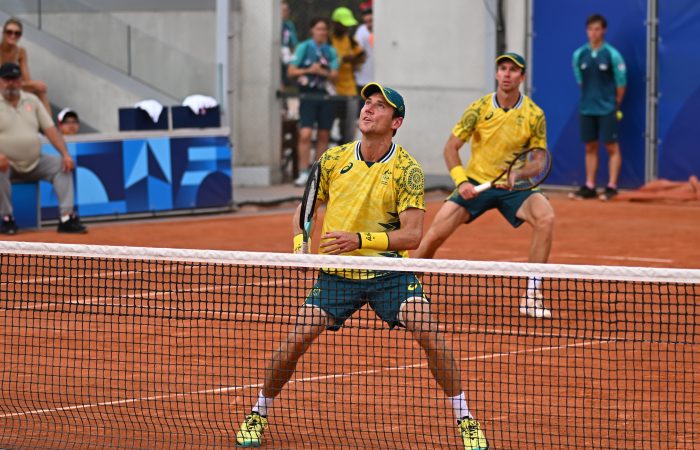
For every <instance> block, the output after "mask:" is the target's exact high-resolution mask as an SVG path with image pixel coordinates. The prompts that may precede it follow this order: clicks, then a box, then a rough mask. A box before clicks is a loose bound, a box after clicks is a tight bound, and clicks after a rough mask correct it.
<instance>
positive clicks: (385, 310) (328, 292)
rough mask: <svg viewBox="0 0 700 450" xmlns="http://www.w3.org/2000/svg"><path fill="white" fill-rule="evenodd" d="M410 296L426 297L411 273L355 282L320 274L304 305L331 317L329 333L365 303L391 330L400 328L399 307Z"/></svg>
mask: <svg viewBox="0 0 700 450" xmlns="http://www.w3.org/2000/svg"><path fill="white" fill-rule="evenodd" d="M411 297H422V298H425V297H424V296H423V285H422V284H421V282H420V281H419V280H418V278H416V276H415V275H414V274H413V273H410V272H386V273H385V274H382V275H379V276H377V277H375V278H369V279H361V280H354V279H351V278H343V277H339V276H337V275H332V274H328V273H326V272H323V271H322V272H321V273H320V274H319V276H318V278H317V279H316V283H315V284H314V287H313V288H312V289H311V292H309V296H308V297H306V301H305V303H304V304H306V305H312V306H317V307H319V308H321V309H322V310H323V311H325V312H326V313H327V314H328V315H330V316H331V317H332V318H333V319H334V320H335V323H334V324H333V325H331V326H330V327H328V329H329V330H332V331H337V330H339V329H340V327H342V326H343V323H344V322H345V321H346V320H347V319H348V318H349V317H350V316H352V315H353V314H354V313H355V312H356V311H357V310H359V309H360V308H362V307H363V306H364V305H365V304H367V303H369V306H370V307H371V308H372V309H373V310H374V312H375V313H376V314H377V315H378V316H379V317H380V318H381V319H382V320H383V321H384V322H386V323H387V324H388V325H389V327H390V328H394V327H395V326H397V325H401V324H400V323H399V321H398V314H399V310H400V309H401V304H402V303H403V302H405V301H406V300H407V299H409V298H411ZM426 301H427V299H426Z"/></svg>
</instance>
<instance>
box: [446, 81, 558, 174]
mask: <svg viewBox="0 0 700 450" xmlns="http://www.w3.org/2000/svg"><path fill="white" fill-rule="evenodd" d="M452 134H453V135H455V136H456V137H457V138H459V139H461V140H462V141H464V142H468V141H469V139H471V140H472V155H471V158H470V159H469V162H468V163H467V166H466V169H465V170H466V173H467V176H468V177H469V178H471V179H473V180H475V181H477V182H479V183H486V182H487V181H492V180H493V179H494V178H496V177H497V176H499V175H500V174H501V173H502V172H503V171H504V170H505V169H506V168H507V167H508V164H509V163H510V162H511V161H513V159H515V156H516V155H517V154H518V153H520V152H522V151H523V150H527V149H529V148H533V147H542V148H547V125H546V121H545V117H544V112H543V111H542V109H541V108H540V107H539V106H537V105H536V104H535V102H533V101H532V99H530V98H529V97H527V96H525V95H522V94H521V95H520V99H519V100H518V102H517V103H516V104H515V106H513V107H512V108H510V109H508V110H505V109H503V108H501V106H500V105H499V104H498V100H497V98H496V94H495V93H492V94H488V95H485V96H484V97H481V98H480V99H478V100H476V101H475V102H473V103H472V104H471V105H469V107H468V108H467V109H466V110H465V111H464V113H463V114H462V117H461V118H460V120H459V122H457V125H455V127H454V128H453V129H452Z"/></svg>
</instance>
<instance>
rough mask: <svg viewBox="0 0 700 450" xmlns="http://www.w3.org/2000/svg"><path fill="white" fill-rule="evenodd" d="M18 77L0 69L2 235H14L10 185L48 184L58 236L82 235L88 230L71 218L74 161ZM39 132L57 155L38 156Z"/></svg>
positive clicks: (14, 70)
mask: <svg viewBox="0 0 700 450" xmlns="http://www.w3.org/2000/svg"><path fill="white" fill-rule="evenodd" d="M21 87H22V74H21V70H20V67H19V66H18V65H17V64H15V63H5V64H3V65H2V66H0V91H1V93H2V96H1V97H0V216H1V217H2V222H0V233H3V234H15V233H17V224H16V223H15V220H14V218H13V217H12V196H11V195H12V184H11V182H12V181H14V180H22V181H34V180H46V181H50V182H52V183H53V187H54V189H55V191H56V196H57V197H58V202H59V209H60V221H59V224H58V231H59V232H61V233H85V232H87V230H86V228H85V227H84V226H83V225H82V224H81V223H80V219H79V218H78V216H77V215H76V214H75V211H74V209H73V207H74V195H73V175H72V174H71V172H72V171H73V169H75V162H73V158H71V156H70V154H69V153H68V149H67V148H66V143H65V142H64V141H63V137H62V136H61V133H59V132H58V130H57V129H56V127H55V126H54V124H53V121H52V120H51V116H50V115H49V113H48V112H47V111H46V109H45V108H44V106H43V105H42V104H41V102H40V101H39V99H38V98H37V97H36V96H35V95H34V94H30V93H26V92H24V91H23V90H22V89H21ZM39 128H41V130H42V131H43V132H44V135H45V136H46V139H48V140H49V142H50V143H51V145H53V146H54V148H55V149H56V150H58V152H59V153H60V154H61V156H60V157H58V156H53V155H46V154H42V153H41V140H40V139H39V133H38V131H39Z"/></svg>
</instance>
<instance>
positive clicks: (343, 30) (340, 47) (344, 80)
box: [331, 6, 366, 142]
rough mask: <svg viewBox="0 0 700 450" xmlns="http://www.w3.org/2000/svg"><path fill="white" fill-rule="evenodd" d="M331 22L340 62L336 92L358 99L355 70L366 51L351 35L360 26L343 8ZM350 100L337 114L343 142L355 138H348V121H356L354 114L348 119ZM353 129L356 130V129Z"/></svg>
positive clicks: (342, 7) (349, 12)
mask: <svg viewBox="0 0 700 450" xmlns="http://www.w3.org/2000/svg"><path fill="white" fill-rule="evenodd" d="M331 21H332V22H333V33H332V34H331V44H332V45H333V48H335V51H336V53H337V54H338V59H339V60H340V68H339V69H338V79H337V80H336V81H335V92H336V94H338V95H344V96H350V97H357V95H358V92H359V91H358V89H357V84H356V82H355V70H357V68H359V67H360V66H361V65H362V63H363V62H364V61H365V58H366V55H365V52H364V50H363V49H362V47H361V46H360V45H359V44H358V43H357V41H355V39H354V38H353V37H352V35H351V34H350V28H351V27H354V26H356V25H357V24H358V22H357V19H355V16H354V15H353V14H352V11H350V9H348V8H346V7H344V6H341V7H339V8H336V9H335V10H334V11H333V14H332V15H331ZM348 100H349V99H344V100H340V101H339V102H338V110H337V113H338V119H339V121H340V130H341V136H340V141H341V142H348V141H351V140H352V138H353V136H347V134H348V133H349V132H350V131H349V130H348V127H347V125H348V123H347V121H348V120H352V121H354V120H355V115H354V114H353V117H350V118H348V117H347V111H348V108H347V105H348ZM353 102H354V100H353ZM351 129H353V130H354V127H352V128H351Z"/></svg>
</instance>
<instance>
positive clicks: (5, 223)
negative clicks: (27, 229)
mask: <svg viewBox="0 0 700 450" xmlns="http://www.w3.org/2000/svg"><path fill="white" fill-rule="evenodd" d="M0 233H2V234H17V224H16V223H15V218H14V217H12V216H6V217H5V218H4V219H2V223H0Z"/></svg>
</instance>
